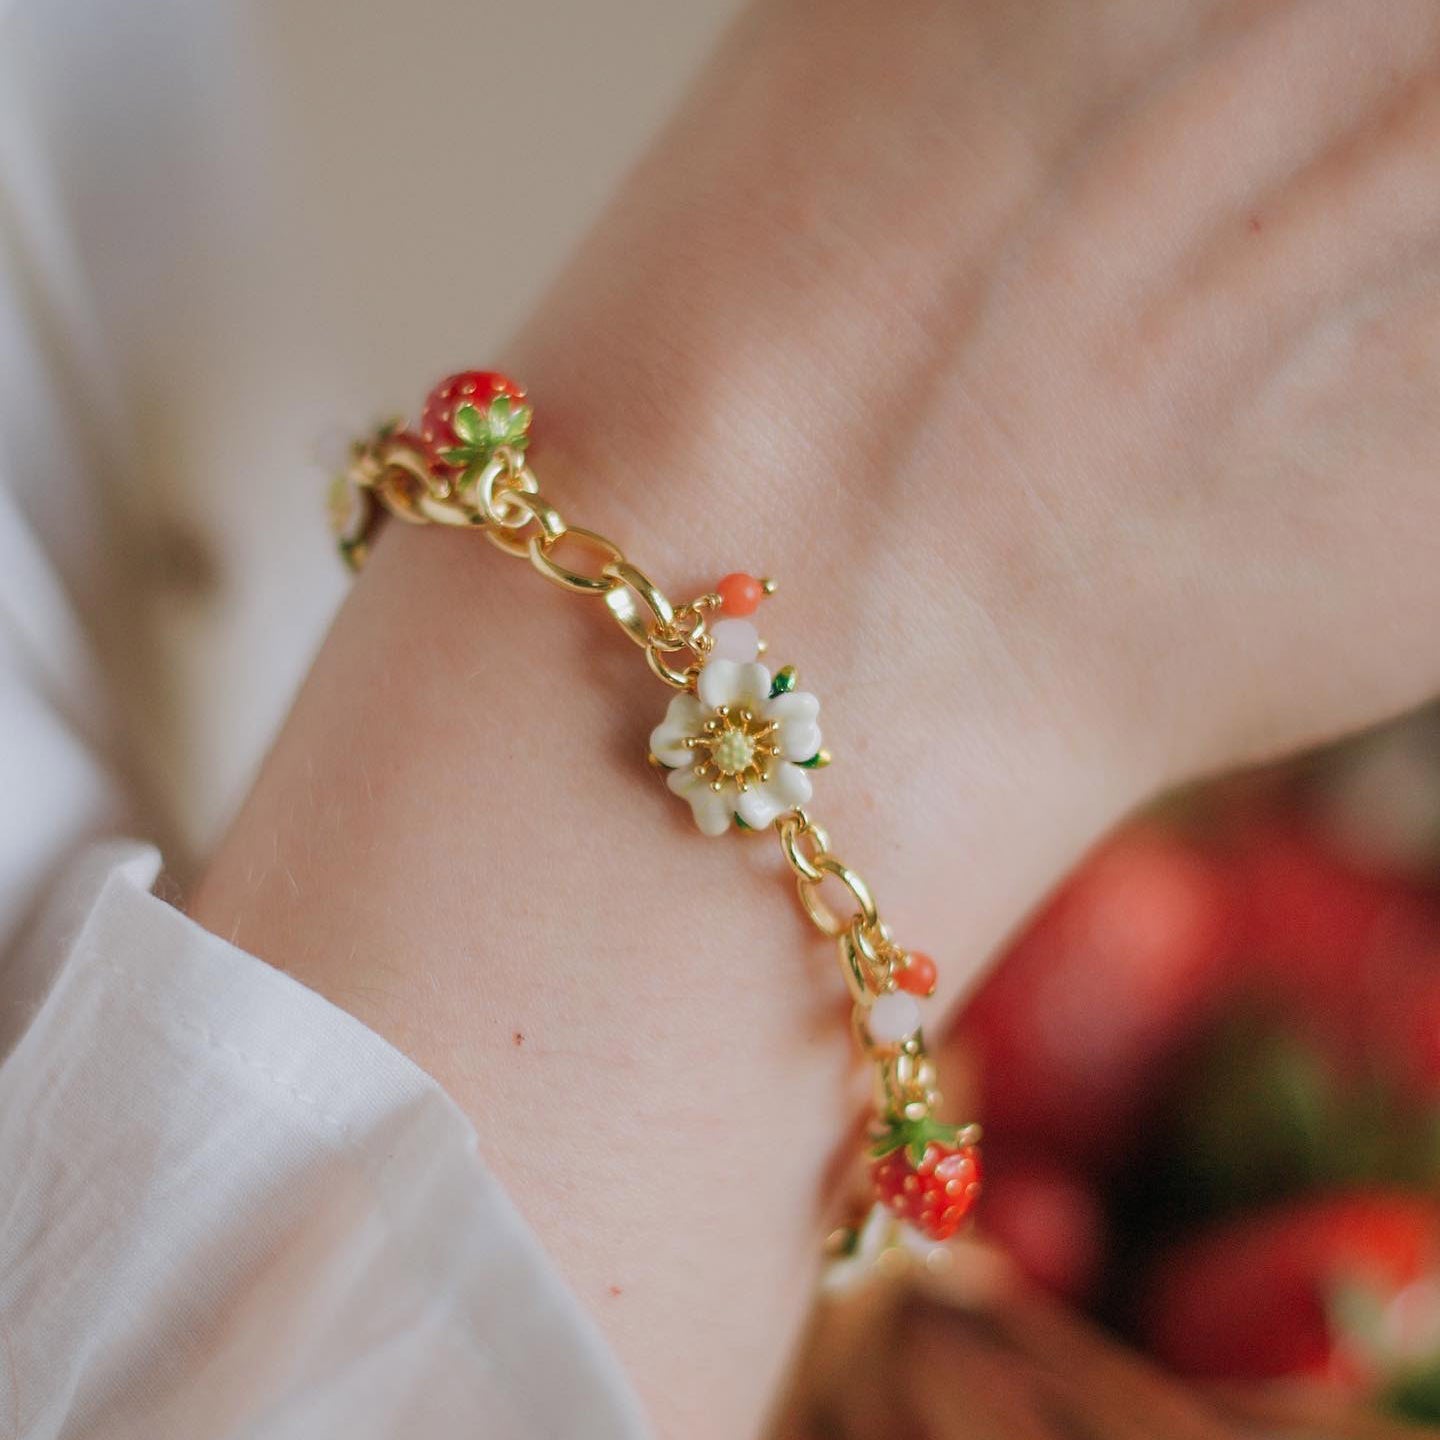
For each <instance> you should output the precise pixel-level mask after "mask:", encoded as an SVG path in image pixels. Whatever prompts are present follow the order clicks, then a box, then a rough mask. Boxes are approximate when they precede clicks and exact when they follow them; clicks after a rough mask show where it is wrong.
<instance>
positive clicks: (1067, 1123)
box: [961, 825, 1229, 1208]
mask: <svg viewBox="0 0 1440 1440" xmlns="http://www.w3.org/2000/svg"><path fill="white" fill-rule="evenodd" d="M1228 942H1229V907H1228V890H1227V886H1226V882H1225V879H1224V876H1223V874H1222V872H1221V871H1220V870H1219V869H1218V868H1217V866H1215V865H1214V864H1213V863H1212V862H1211V861H1210V860H1209V859H1207V858H1206V857H1205V856H1204V855H1203V854H1201V853H1200V852H1199V851H1197V850H1195V849H1194V848H1192V847H1191V846H1189V845H1187V844H1186V843H1184V842H1183V841H1182V840H1180V839H1179V838H1177V837H1175V836H1172V835H1170V834H1168V833H1166V832H1164V831H1162V830H1160V829H1158V828H1156V827H1154V826H1152V825H1147V826H1143V827H1136V828H1133V829H1131V830H1129V831H1127V832H1124V833H1122V834H1121V835H1120V836H1118V837H1117V838H1115V839H1113V840H1111V841H1110V842H1108V843H1107V844H1106V845H1104V846H1103V847H1102V848H1101V849H1100V850H1098V851H1097V852H1096V853H1095V854H1094V855H1092V856H1091V857H1090V859H1089V860H1087V861H1086V863H1085V864H1084V865H1083V866H1082V867H1081V869H1080V870H1079V871H1077V872H1076V874H1075V875H1074V876H1073V877H1072V878H1071V879H1070V880H1069V881H1068V882H1067V883H1066V884H1065V885H1064V886H1063V887H1062V888H1061V889H1060V890H1059V891H1058V892H1057V894H1056V895H1055V896H1054V897H1053V898H1052V899H1051V900H1050V902H1049V903H1048V904H1047V905H1046V907H1045V909H1044V910H1043V911H1042V912H1041V913H1040V914H1039V915H1038V916H1037V917H1036V919H1035V920H1034V921H1033V923H1032V924H1031V925H1030V927H1029V929H1028V930H1026V931H1025V933H1024V934H1022V935H1021V936H1020V938H1019V939H1018V940H1017V941H1016V943H1015V944H1014V945H1013V946H1012V948H1011V949H1010V951H1009V953H1008V954H1007V955H1006V956H1005V957H1004V958H1003V959H1002V960H1001V962H1000V964H999V965H998V966H997V967H996V969H995V971H994V972H993V973H992V975H991V976H990V978H989V979H988V980H987V982H986V983H985V985H984V986H983V987H982V988H981V990H980V991H979V993H978V994H977V995H976V997H975V999H974V1000H973V1001H972V1003H971V1004H970V1006H969V1008H968V1009H967V1011H966V1012H965V1015H964V1016H963V1018H962V1021H961V1034H962V1036H963V1037H964V1038H965V1040H966V1041H968V1042H969V1043H970V1044H971V1045H972V1046H973V1047H974V1053H975V1055H976V1058H977V1060H978V1062H979V1063H978V1069H979V1074H980V1076H981V1081H980V1083H981V1087H982V1093H981V1105H980V1109H981V1115H982V1117H983V1119H984V1121H985V1125H986V1128H987V1130H988V1131H989V1132H990V1133H991V1135H992V1136H994V1137H995V1138H997V1139H999V1140H1001V1141H1002V1142H1005V1143H1007V1144H1016V1143H1022V1142H1023V1143H1025V1144H1027V1145H1028V1146H1029V1147H1030V1148H1032V1149H1034V1150H1038V1151H1040V1152H1041V1153H1047V1154H1051V1155H1053V1156H1057V1157H1059V1158H1063V1159H1065V1160H1066V1161H1068V1162H1070V1163H1072V1164H1078V1165H1082V1166H1089V1165H1092V1164H1094V1163H1097V1162H1102V1161H1105V1160H1109V1159H1112V1158H1114V1156H1115V1155H1116V1154H1117V1153H1119V1152H1120V1151H1122V1150H1123V1149H1124V1147H1125V1145H1126V1143H1127V1142H1128V1141H1129V1140H1130V1139H1131V1138H1132V1137H1133V1135H1134V1133H1135V1130H1136V1128H1137V1126H1138V1124H1139V1122H1140V1121H1141V1120H1142V1119H1143V1118H1144V1116H1145V1115H1146V1114H1147V1113H1148V1112H1149V1110H1150V1109H1151V1107H1152V1104H1153V1102H1154V1101H1155V1100H1156V1099H1157V1097H1158V1094H1159V1091H1160V1085H1159V1081H1160V1080H1161V1078H1162V1074H1163V1071H1164V1069H1165V1067H1166V1064H1167V1062H1169V1061H1170V1060H1171V1059H1173V1058H1174V1056H1175V1054H1176V1052H1177V1051H1178V1050H1179V1049H1180V1048H1181V1047H1182V1045H1183V1044H1184V1042H1185V1041H1186V1040H1187V1039H1188V1038H1189V1037H1190V1036H1191V1035H1192V1033H1193V1032H1194V1030H1195V1028H1196V1026H1197V1024H1198V1023H1199V1022H1200V1020H1201V1019H1202V1018H1203V1017H1204V1016H1206V1015H1207V1014H1208V1013H1209V1012H1210V1010H1211V1008H1212V1004H1213V1002H1214V1000H1215V999H1216V997H1217V995H1218V994H1219V992H1220V990H1221V987H1222V982H1223V979H1224V976H1225V974H1226V971H1227V963H1226V962H1227V956H1228V953H1229V945H1228ZM997 1208H998V1207H997Z"/></svg>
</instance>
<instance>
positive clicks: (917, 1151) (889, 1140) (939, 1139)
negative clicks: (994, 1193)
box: [870, 1118, 980, 1241]
mask: <svg viewBox="0 0 1440 1440" xmlns="http://www.w3.org/2000/svg"><path fill="white" fill-rule="evenodd" d="M975 1133H976V1132H975V1130H974V1129H973V1127H969V1126H967V1127H966V1128H965V1129H964V1130H961V1129H957V1128H956V1127H955V1126H953V1125H941V1124H939V1123H937V1122H936V1121H934V1120H929V1119H925V1120H901V1119H895V1118H891V1119H890V1120H889V1121H888V1122H887V1124H886V1128H885V1130H884V1131H883V1133H882V1134H881V1135H880V1136H879V1137H878V1139H877V1140H876V1142H875V1144H874V1145H873V1146H872V1148H871V1151H870V1155H871V1157H872V1159H871V1165H870V1178H871V1179H872V1180H873V1181H874V1183H875V1195H876V1198H877V1199H878V1200H879V1201H880V1203H881V1204H882V1205H884V1206H885V1208H886V1209H887V1210H889V1211H890V1213H891V1214H892V1215H894V1216H895V1217H896V1218H897V1219H900V1220H903V1221H905V1222H906V1223H907V1224H909V1225H912V1226H914V1228H915V1229H916V1230H918V1231H919V1232H920V1233H921V1234H922V1235H923V1236H925V1238H926V1239H928V1240H936V1241H940V1240H948V1239H949V1238H950V1237H951V1236H952V1235H953V1234H954V1233H955V1232H956V1231H957V1230H958V1229H959V1228H960V1222H961V1221H962V1220H964V1219H965V1217H966V1216H967V1215H968V1214H969V1213H970V1210H971V1208H972V1207H973V1206H974V1204H975V1201H976V1200H977V1199H978V1198H979V1195H980V1151H979V1149H978V1148H977V1147H976V1146H975V1145H974V1144H973V1143H971V1139H970V1137H972V1136H973V1135H974V1134H975Z"/></svg>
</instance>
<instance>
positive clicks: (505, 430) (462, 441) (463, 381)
mask: <svg viewBox="0 0 1440 1440" xmlns="http://www.w3.org/2000/svg"><path fill="white" fill-rule="evenodd" d="M524 398H525V390H524V387H523V386H520V385H517V384H516V383H515V382H514V381H513V380H511V379H510V378H509V377H508V376H506V375H501V374H500V373H499V372H498V371H495V370H462V371H461V372H460V373H459V374H458V375H451V376H450V377H449V378H448V379H446V380H442V381H441V382H440V383H439V384H438V385H437V386H436V387H435V388H434V389H433V390H432V391H431V392H430V394H429V396H428V397H427V398H426V400H425V410H424V412H423V414H422V416H421V419H420V442H421V444H422V446H423V447H424V451H425V456H426V459H427V460H428V461H429V462H430V468H431V470H432V471H433V473H434V474H436V475H438V476H441V477H442V478H448V477H450V476H454V475H458V474H461V473H462V472H464V471H466V470H471V469H476V468H479V467H483V466H485V465H487V464H488V463H489V461H490V457H491V456H492V455H493V454H494V453H495V451H496V450H497V449H499V447H500V446H502V445H507V446H509V447H510V449H512V450H524V448H525V446H526V445H527V444H528V443H529V439H530V436H529V431H530V417H531V414H532V411H531V408H530V406H528V405H526V404H524V403H523V401H524Z"/></svg>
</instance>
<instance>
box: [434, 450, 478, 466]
mask: <svg viewBox="0 0 1440 1440" xmlns="http://www.w3.org/2000/svg"><path fill="white" fill-rule="evenodd" d="M440 458H441V459H442V460H443V461H444V462H445V463H446V464H447V465H468V464H469V463H470V462H471V461H472V460H473V459H474V458H475V450H474V447H473V446H469V445H466V446H463V447H460V448H458V449H455V450H442V451H441V452H440Z"/></svg>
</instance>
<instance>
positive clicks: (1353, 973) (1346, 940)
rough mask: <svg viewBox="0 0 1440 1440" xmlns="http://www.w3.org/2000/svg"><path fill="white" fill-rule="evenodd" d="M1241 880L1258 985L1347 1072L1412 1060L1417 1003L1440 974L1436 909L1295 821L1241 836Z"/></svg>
mask: <svg viewBox="0 0 1440 1440" xmlns="http://www.w3.org/2000/svg"><path fill="white" fill-rule="evenodd" d="M1235 873H1236V894H1237V901H1238V923H1237V936H1236V943H1237V947H1238V950H1239V952H1240V954H1241V956H1242V958H1243V961H1244V964H1245V969H1246V974H1247V978H1248V980H1249V983H1250V985H1251V987H1252V988H1259V989H1266V988H1268V989H1269V990H1270V991H1271V992H1272V993H1273V994H1274V995H1277V996H1278V997H1280V998H1281V999H1282V1000H1283V1001H1284V1002H1285V1008H1286V1010H1287V1011H1289V1012H1290V1013H1291V1014H1298V1015H1299V1016H1300V1017H1302V1018H1303V1019H1304V1020H1305V1021H1306V1022H1307V1024H1308V1027H1309V1028H1310V1029H1311V1031H1312V1032H1314V1033H1316V1034H1317V1035H1318V1036H1319V1037H1320V1038H1322V1039H1323V1040H1324V1041H1325V1042H1326V1045H1327V1049H1328V1050H1329V1052H1330V1053H1331V1055H1333V1056H1334V1058H1335V1059H1337V1060H1338V1061H1340V1062H1341V1063H1342V1064H1344V1065H1346V1066H1347V1067H1351V1068H1353V1067H1354V1066H1356V1065H1365V1064H1367V1063H1368V1062H1373V1061H1374V1060H1375V1059H1376V1058H1377V1057H1379V1058H1380V1059H1382V1060H1383V1059H1386V1058H1387V1057H1388V1056H1390V1055H1392V1054H1394V1055H1397V1056H1398V1053H1399V1052H1400V1051H1405V1052H1407V1053H1408V1051H1409V1050H1410V1049H1412V1048H1413V1045H1414V1041H1415V1037H1416V1031H1415V1027H1414V1025H1413V1024H1412V1023H1411V1022H1410V1020H1409V1018H1408V1017H1409V1016H1410V1015H1411V1014H1412V1013H1413V1010H1412V1005H1411V1000H1410V997H1411V995H1412V993H1414V992H1415V991H1416V989H1417V987H1418V988H1419V989H1421V990H1423V989H1424V982H1425V977H1426V975H1427V973H1432V966H1431V964H1430V963H1429V957H1428V956H1427V954H1426V952H1427V951H1429V952H1440V920H1437V916H1436V913H1435V907H1434V904H1433V902H1432V901H1430V900H1428V899H1426V898H1425V897H1424V896H1423V895H1422V894H1421V893H1420V892H1419V891H1418V890H1416V889H1415V888H1414V887H1413V886H1412V885H1410V884H1409V883H1407V882H1406V881H1404V880H1401V879H1397V878H1395V877H1392V876H1386V875H1378V874H1374V873H1371V872H1368V871H1364V870H1360V869H1357V868H1356V867H1354V866H1353V865H1350V864H1348V863H1347V862H1345V861H1344V860H1341V859H1339V858H1338V857H1337V856H1335V855H1334V854H1333V853H1331V852H1330V851H1329V850H1327V849H1326V847H1325V845H1324V843H1323V842H1322V840H1321V839H1320V838H1319V837H1318V836H1316V835H1315V834H1313V833H1309V832H1307V831H1306V830H1304V829H1303V828H1302V827H1301V826H1300V825H1299V824H1298V823H1296V822H1286V821H1276V820H1272V821H1268V822H1266V823H1264V824H1262V825H1259V826H1256V827H1254V828H1252V829H1251V830H1249V831H1248V832H1246V833H1245V834H1243V835H1242V836H1241V837H1240V839H1239V843H1238V848H1237V854H1236V865H1235ZM1417 962H1419V963H1417ZM1433 973H1434V974H1435V975H1436V976H1440V968H1434V969H1433Z"/></svg>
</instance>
